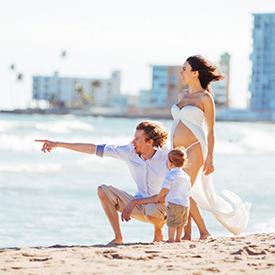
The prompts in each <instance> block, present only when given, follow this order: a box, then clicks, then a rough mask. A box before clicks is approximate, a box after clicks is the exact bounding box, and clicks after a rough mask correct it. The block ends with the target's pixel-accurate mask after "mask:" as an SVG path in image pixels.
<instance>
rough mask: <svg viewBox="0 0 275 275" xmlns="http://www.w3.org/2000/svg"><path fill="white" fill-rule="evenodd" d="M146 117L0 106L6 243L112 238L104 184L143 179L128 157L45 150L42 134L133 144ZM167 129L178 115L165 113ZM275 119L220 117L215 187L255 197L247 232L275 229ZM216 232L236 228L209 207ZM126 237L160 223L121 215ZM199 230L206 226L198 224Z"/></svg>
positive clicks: (0, 201) (127, 184)
mask: <svg viewBox="0 0 275 275" xmlns="http://www.w3.org/2000/svg"><path fill="white" fill-rule="evenodd" d="M140 121H141V119H125V118H102V117H97V118H95V117H75V116H55V115H15V114H0V247H26V246H50V245H55V244H61V245H93V244H104V243H107V242H108V241H110V240H111V239H112V238H113V233H112V230H111V227H110V225H109V223H108V220H107V218H106V217H105V215H104V212H103V210H102V208H101V204H100V202H99V199H98V198H97V186H98V185H99V184H102V183H108V184H113V185H115V186H117V187H118V188H121V189H124V190H126V191H128V192H130V193H133V194H134V193H135V191H136V187H135V183H134V182H133V180H132V178H131V176H130V173H129V171H128V169H127V167H126V165H125V164H124V163H123V162H121V161H119V160H115V159H111V158H104V159H102V158H99V157H97V156H94V155H88V154H82V153H77V152H73V151H69V150H65V149H62V148H56V149H53V150H52V153H47V154H44V153H43V152H41V145H42V144H39V143H35V142H34V139H51V140H58V141H67V142H92V143H95V144H103V143H114V144H126V143H128V142H129V141H131V140H132V138H133V134H134V129H135V126H136V125H137V124H138V123H139V122H140ZM161 122H162V123H163V124H164V126H165V127H166V128H167V129H170V128H171V125H172V120H161ZM274 137H275V125H274V124H268V123H246V122H217V123H216V145H215V157H214V162H215V169H216V170H215V172H214V174H213V180H214V186H215V190H216V192H217V193H218V194H221V191H222V190H223V189H224V188H226V189H229V190H231V191H233V192H235V193H237V194H238V195H239V196H240V197H241V199H242V200H243V201H248V202H250V203H251V204H252V207H251V210H250V219H249V223H248V226H247V228H246V230H245V231H244V232H243V233H242V234H250V233H260V232H274V231H275V203H274V197H275V143H274ZM202 212H203V216H204V218H205V222H206V225H207V228H208V229H209V231H210V232H211V234H212V235H213V236H216V237H220V236H233V235H232V234H231V233H230V232H228V231H227V230H226V229H225V228H224V227H223V226H222V225H220V224H219V222H217V221H216V220H215V218H214V217H213V216H212V214H211V213H208V212H206V211H202ZM121 226H122V232H123V236H124V241H125V242H139V241H142V242H148V241H151V240H152V238H153V227H152V225H150V224H145V223H142V222H139V221H135V220H131V221H130V222H128V223H125V222H124V223H121ZM193 233H194V234H193V235H194V237H195V238H196V237H198V236H199V234H198V230H197V228H196V226H195V225H194V224H193ZM165 237H167V228H166V226H165Z"/></svg>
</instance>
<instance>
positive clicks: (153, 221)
mask: <svg viewBox="0 0 275 275" xmlns="http://www.w3.org/2000/svg"><path fill="white" fill-rule="evenodd" d="M145 218H146V219H147V220H148V222H149V223H151V224H153V225H154V226H155V227H159V228H161V227H162V226H163V225H164V219H163V218H157V217H154V216H150V215H146V216H145Z"/></svg>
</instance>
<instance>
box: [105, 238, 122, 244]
mask: <svg viewBox="0 0 275 275" xmlns="http://www.w3.org/2000/svg"><path fill="white" fill-rule="evenodd" d="M122 243H123V239H113V240H112V241H110V242H109V243H107V245H111V244H122Z"/></svg>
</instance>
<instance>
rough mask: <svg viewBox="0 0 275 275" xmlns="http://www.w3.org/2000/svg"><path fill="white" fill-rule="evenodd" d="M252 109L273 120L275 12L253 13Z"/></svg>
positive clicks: (274, 114)
mask: <svg viewBox="0 0 275 275" xmlns="http://www.w3.org/2000/svg"><path fill="white" fill-rule="evenodd" d="M253 16H254V29H253V52H252V54H251V56H250V59H251V61H252V76H251V82H250V87H249V90H250V92H251V101H250V107H251V110H252V111H256V112H259V113H262V114H266V115H268V116H269V118H271V119H272V120H275V13H269V14H268V13H267V14H253Z"/></svg>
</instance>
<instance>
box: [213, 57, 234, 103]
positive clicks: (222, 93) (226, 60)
mask: <svg viewBox="0 0 275 275" xmlns="http://www.w3.org/2000/svg"><path fill="white" fill-rule="evenodd" d="M219 68H220V71H221V72H222V73H223V74H224V76H225V78H224V79H222V80H220V81H217V82H212V83H211V87H212V90H213V93H214V94H215V97H214V100H215V104H216V106H217V107H221V106H226V107H228V106H229V79H230V55H229V54H228V53H224V54H223V55H221V59H220V65H219Z"/></svg>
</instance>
